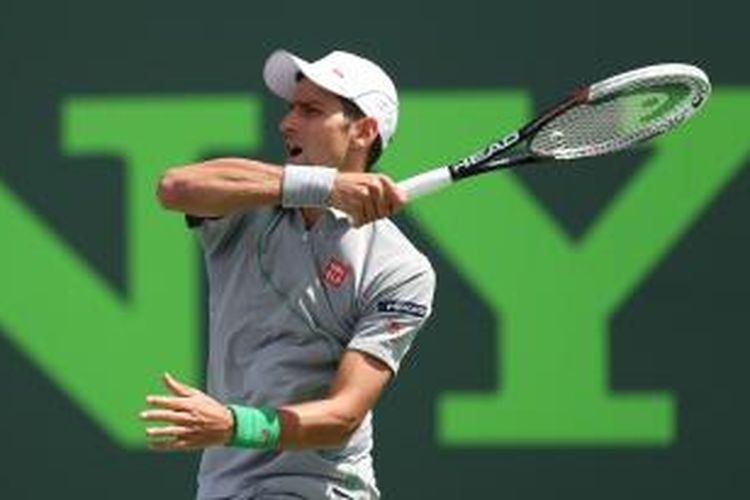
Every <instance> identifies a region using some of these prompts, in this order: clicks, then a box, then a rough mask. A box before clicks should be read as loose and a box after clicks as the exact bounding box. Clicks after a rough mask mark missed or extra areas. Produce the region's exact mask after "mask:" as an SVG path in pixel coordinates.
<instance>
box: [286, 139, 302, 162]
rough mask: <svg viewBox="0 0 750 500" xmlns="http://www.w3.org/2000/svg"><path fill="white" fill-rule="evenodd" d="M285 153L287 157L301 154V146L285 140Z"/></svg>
mask: <svg viewBox="0 0 750 500" xmlns="http://www.w3.org/2000/svg"><path fill="white" fill-rule="evenodd" d="M286 154H287V155H288V156H289V158H290V159H291V158H295V157H297V156H299V155H301V154H302V147H301V146H299V145H298V144H295V143H293V142H287V143H286Z"/></svg>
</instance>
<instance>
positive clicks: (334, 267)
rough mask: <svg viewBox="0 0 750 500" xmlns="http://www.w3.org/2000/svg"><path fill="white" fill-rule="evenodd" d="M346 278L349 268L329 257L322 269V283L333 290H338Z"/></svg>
mask: <svg viewBox="0 0 750 500" xmlns="http://www.w3.org/2000/svg"><path fill="white" fill-rule="evenodd" d="M347 277H349V266H347V265H346V264H345V263H343V262H341V261H340V260H338V259H337V258H335V257H331V259H330V260H329V261H328V263H327V264H326V266H325V268H324V269H323V281H325V282H326V283H328V284H329V285H331V286H332V287H334V288H338V287H340V286H341V285H342V284H343V283H344V281H346V278H347Z"/></svg>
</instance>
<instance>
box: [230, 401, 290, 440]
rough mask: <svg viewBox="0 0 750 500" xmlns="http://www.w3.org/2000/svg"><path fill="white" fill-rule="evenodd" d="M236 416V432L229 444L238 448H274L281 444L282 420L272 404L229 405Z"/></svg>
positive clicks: (234, 416) (233, 415)
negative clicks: (255, 405) (254, 405)
mask: <svg viewBox="0 0 750 500" xmlns="http://www.w3.org/2000/svg"><path fill="white" fill-rule="evenodd" d="M228 408H229V410H230V411H231V412H232V417H233V418H234V434H233V435H232V439H231V440H230V441H229V445H230V446H233V447H237V448H253V449H261V450H273V449H276V448H278V446H279V438H280V437H281V422H280V421H279V414H278V412H277V411H276V409H274V408H271V407H270V406H261V407H258V408H256V407H253V406H240V405H229V406H228Z"/></svg>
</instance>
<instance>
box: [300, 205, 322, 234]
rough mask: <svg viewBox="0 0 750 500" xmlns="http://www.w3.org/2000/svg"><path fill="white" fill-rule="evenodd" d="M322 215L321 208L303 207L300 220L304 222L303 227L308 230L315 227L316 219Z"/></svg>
mask: <svg viewBox="0 0 750 500" xmlns="http://www.w3.org/2000/svg"><path fill="white" fill-rule="evenodd" d="M322 214H323V209H321V208H312V207H304V208H302V218H303V219H304V221H305V227H306V228H307V229H310V228H311V227H313V226H314V225H315V222H316V221H317V220H318V218H319V217H320V216H321V215H322Z"/></svg>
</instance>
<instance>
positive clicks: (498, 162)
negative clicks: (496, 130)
mask: <svg viewBox="0 0 750 500" xmlns="http://www.w3.org/2000/svg"><path fill="white" fill-rule="evenodd" d="M588 97H589V89H588V87H586V88H582V89H579V90H577V91H575V92H574V93H573V94H571V95H570V97H568V98H567V99H565V100H564V101H562V102H560V103H558V104H557V105H556V106H554V107H551V108H549V109H547V110H546V111H544V112H543V113H541V114H540V115H539V116H538V117H537V118H536V119H535V120H533V121H532V122H530V123H528V124H527V125H525V126H524V127H523V128H521V129H519V130H518V131H516V132H513V133H512V134H509V135H507V136H505V137H503V138H502V139H500V140H499V141H496V142H494V143H492V144H491V145H490V146H488V147H487V148H486V149H485V150H483V151H481V152H479V153H477V154H475V155H472V156H470V157H468V158H464V159H463V160H461V161H459V162H457V163H454V164H452V165H448V170H449V171H450V175H451V178H452V179H453V180H454V181H459V180H461V179H465V178H467V177H472V176H474V175H480V174H484V173H487V172H491V171H493V170H502V169H505V168H510V167H515V166H518V165H523V164H527V163H536V162H539V161H544V160H548V159H550V157H548V156H544V155H539V154H536V153H534V152H532V151H531V150H530V149H529V147H528V144H529V143H530V141H531V139H532V138H533V137H534V135H535V134H536V133H537V132H538V131H539V130H540V129H541V128H542V127H544V125H546V124H547V123H549V122H550V121H551V120H553V119H555V118H557V117H558V116H560V115H562V114H563V113H565V112H567V111H568V110H570V109H571V108H573V107H575V106H578V105H581V104H583V103H585V102H587V101H588ZM521 144H525V146H524V147H525V149H524V150H523V152H519V153H516V154H511V155H507V156H503V155H505V154H507V153H508V152H509V151H510V150H513V149H516V148H517V147H518V146H519V145H521Z"/></svg>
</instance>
